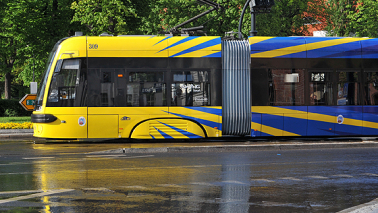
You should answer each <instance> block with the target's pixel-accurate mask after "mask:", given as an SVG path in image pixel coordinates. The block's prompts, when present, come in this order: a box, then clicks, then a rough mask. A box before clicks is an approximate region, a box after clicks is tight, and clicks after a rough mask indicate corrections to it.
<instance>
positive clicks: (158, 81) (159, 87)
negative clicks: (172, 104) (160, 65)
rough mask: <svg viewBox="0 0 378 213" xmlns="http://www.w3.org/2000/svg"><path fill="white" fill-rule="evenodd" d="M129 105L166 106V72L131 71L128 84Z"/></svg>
mask: <svg viewBox="0 0 378 213" xmlns="http://www.w3.org/2000/svg"><path fill="white" fill-rule="evenodd" d="M127 105H128V106H166V105H167V98H166V83H165V78H164V72H130V73H129V83H128V85H127Z"/></svg>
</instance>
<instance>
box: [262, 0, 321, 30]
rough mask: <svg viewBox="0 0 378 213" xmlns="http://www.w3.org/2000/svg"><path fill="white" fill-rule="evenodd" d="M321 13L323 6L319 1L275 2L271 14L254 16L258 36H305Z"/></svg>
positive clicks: (280, 0)
mask: <svg viewBox="0 0 378 213" xmlns="http://www.w3.org/2000/svg"><path fill="white" fill-rule="evenodd" d="M323 11H324V4H321V3H319V0H296V1H294V0H276V1H275V5H274V6H273V7H272V10H271V13H268V14H257V15H256V17H257V18H256V19H257V21H256V25H257V30H258V35H260V36H303V35H306V34H308V26H309V24H312V23H313V22H316V21H317V20H316V17H317V16H319V15H321V14H322V13H323ZM309 14H311V16H309ZM322 15H324V14H322Z"/></svg>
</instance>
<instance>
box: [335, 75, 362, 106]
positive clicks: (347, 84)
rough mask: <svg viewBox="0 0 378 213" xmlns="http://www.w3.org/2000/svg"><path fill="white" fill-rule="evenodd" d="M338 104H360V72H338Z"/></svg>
mask: <svg viewBox="0 0 378 213" xmlns="http://www.w3.org/2000/svg"><path fill="white" fill-rule="evenodd" d="M336 74H337V77H338V81H337V105H359V104H360V89H359V88H360V86H359V85H360V83H359V81H358V80H359V77H358V75H359V73H358V72H343V71H341V72H337V73H336Z"/></svg>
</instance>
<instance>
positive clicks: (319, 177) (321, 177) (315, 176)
mask: <svg viewBox="0 0 378 213" xmlns="http://www.w3.org/2000/svg"><path fill="white" fill-rule="evenodd" d="M307 177H309V178H315V179H329V178H328V177H324V176H318V175H313V176H307Z"/></svg>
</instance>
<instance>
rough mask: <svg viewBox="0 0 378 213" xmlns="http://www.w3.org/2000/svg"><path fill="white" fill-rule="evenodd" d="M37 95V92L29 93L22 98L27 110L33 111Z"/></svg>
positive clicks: (21, 102)
mask: <svg viewBox="0 0 378 213" xmlns="http://www.w3.org/2000/svg"><path fill="white" fill-rule="evenodd" d="M36 97H37V95H35V94H27V95H25V96H24V97H23V98H22V99H21V100H20V102H19V103H20V104H21V106H22V107H24V109H25V110H27V111H33V109H34V100H35V98H36Z"/></svg>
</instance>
